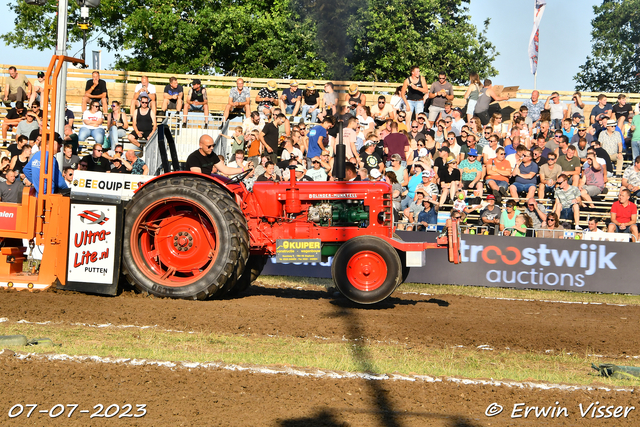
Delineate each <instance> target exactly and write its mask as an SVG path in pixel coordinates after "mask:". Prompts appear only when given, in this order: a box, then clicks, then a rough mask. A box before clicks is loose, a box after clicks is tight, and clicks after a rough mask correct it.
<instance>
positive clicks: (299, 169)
mask: <svg viewBox="0 0 640 427" xmlns="http://www.w3.org/2000/svg"><path fill="white" fill-rule="evenodd" d="M296 180H297V181H313V178H311V177H310V176H309V175H307V174H306V170H305V168H304V166H302V165H301V164H297V165H296Z"/></svg>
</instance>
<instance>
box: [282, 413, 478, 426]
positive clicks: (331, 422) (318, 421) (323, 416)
mask: <svg viewBox="0 0 640 427" xmlns="http://www.w3.org/2000/svg"><path fill="white" fill-rule="evenodd" d="M337 412H338V411H337V410H327V409H323V410H321V411H320V412H318V414H317V415H315V416H312V417H303V418H295V419H291V420H284V421H281V422H280V423H279V424H278V425H279V426H281V427H321V426H322V427H345V426H350V425H352V424H350V423H348V422H343V421H339V418H340V416H339V414H338V413H337ZM343 412H354V413H358V414H365V413H366V414H373V413H380V411H369V412H365V411H358V410H355V411H352V410H349V409H347V410H346V411H343ZM397 415H398V416H400V417H403V418H409V417H411V418H416V417H417V418H419V419H420V420H421V421H422V422H424V423H425V425H427V424H428V423H429V420H433V419H438V420H446V419H448V420H449V422H448V423H446V424H443V425H445V426H447V427H479V426H480V424H475V423H473V422H472V421H471V420H469V419H467V418H465V417H460V416H455V417H450V416H446V415H440V414H431V413H428V412H405V411H403V412H402V413H398V414H397ZM380 425H382V426H389V425H395V424H384V423H382V422H381V423H380Z"/></svg>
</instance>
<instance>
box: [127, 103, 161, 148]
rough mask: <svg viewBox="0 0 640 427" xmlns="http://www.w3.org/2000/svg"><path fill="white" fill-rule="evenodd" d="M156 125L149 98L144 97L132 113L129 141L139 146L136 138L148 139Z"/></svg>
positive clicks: (154, 113)
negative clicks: (131, 128)
mask: <svg viewBox="0 0 640 427" xmlns="http://www.w3.org/2000/svg"><path fill="white" fill-rule="evenodd" d="M157 127H158V125H157V123H156V112H155V111H153V109H151V108H149V98H147V97H144V98H142V99H141V100H140V108H138V109H136V111H135V113H134V115H133V132H131V133H130V134H129V136H128V138H129V142H130V143H132V144H133V145H135V146H136V147H140V142H138V139H141V138H144V139H149V136H151V135H152V134H153V133H154V132H155V131H156V128H157Z"/></svg>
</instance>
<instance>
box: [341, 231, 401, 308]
mask: <svg viewBox="0 0 640 427" xmlns="http://www.w3.org/2000/svg"><path fill="white" fill-rule="evenodd" d="M331 275H332V276H333V281H334V283H335V286H336V288H338V290H339V291H340V293H341V294H342V295H344V296H345V297H347V298H349V299H350V300H351V301H353V302H356V303H359V304H374V303H376V302H380V301H382V300H384V299H385V298H387V297H388V296H389V295H391V294H392V293H393V291H394V290H395V289H396V288H397V287H398V285H400V284H401V283H402V262H401V260H400V257H399V256H398V252H397V251H396V250H395V249H394V248H393V246H391V245H390V244H389V243H387V242H385V241H384V240H382V239H380V238H378V237H373V236H359V237H354V238H353V239H350V240H347V241H346V242H345V243H343V244H342V246H340V249H338V251H337V252H336V255H335V257H334V259H333V264H332V266H331Z"/></svg>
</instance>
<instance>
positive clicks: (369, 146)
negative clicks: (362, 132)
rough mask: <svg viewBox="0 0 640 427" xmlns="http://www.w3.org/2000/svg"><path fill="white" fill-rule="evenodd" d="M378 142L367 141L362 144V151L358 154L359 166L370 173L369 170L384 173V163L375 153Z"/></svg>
mask: <svg viewBox="0 0 640 427" xmlns="http://www.w3.org/2000/svg"><path fill="white" fill-rule="evenodd" d="M377 144H378V141H376V140H373V139H368V140H366V141H365V143H364V151H362V152H361V153H360V164H361V167H364V168H366V169H367V171H369V173H371V169H379V170H380V172H382V171H384V163H383V162H382V158H381V157H380V156H379V155H378V153H376V145H377Z"/></svg>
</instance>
